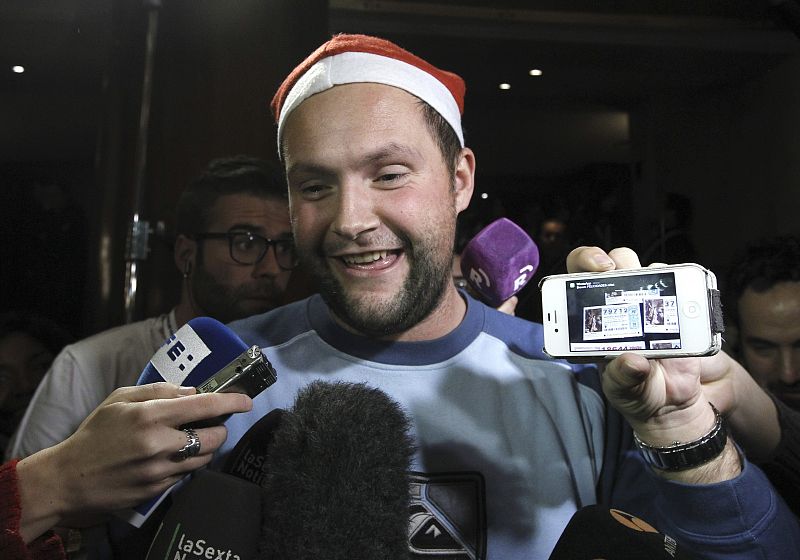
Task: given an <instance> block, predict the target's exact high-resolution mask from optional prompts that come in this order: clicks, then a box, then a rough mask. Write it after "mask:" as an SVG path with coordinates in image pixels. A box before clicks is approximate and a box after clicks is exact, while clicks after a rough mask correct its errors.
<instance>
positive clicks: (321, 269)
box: [298, 240, 452, 338]
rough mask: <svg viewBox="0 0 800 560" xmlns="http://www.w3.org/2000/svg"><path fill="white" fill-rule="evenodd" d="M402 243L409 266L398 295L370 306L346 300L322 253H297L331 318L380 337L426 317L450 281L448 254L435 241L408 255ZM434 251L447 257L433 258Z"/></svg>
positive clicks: (449, 255) (392, 333)
mask: <svg viewBox="0 0 800 560" xmlns="http://www.w3.org/2000/svg"><path fill="white" fill-rule="evenodd" d="M404 241H406V242H405V247H406V248H407V249H406V251H407V252H406V258H408V259H409V262H410V263H411V267H410V271H409V273H408V277H407V278H406V280H405V282H404V283H403V286H402V288H401V289H400V292H399V293H398V294H396V295H394V296H392V297H391V299H390V300H388V301H385V302H381V303H379V304H377V305H370V306H367V305H365V304H363V303H362V302H360V301H358V300H356V299H354V298H351V297H348V295H347V293H346V292H345V290H344V289H343V287H342V285H341V283H340V282H339V281H338V280H337V279H336V278H335V277H334V275H333V274H332V273H331V270H330V267H329V266H328V265H327V262H326V257H325V256H324V255H323V254H321V253H319V254H313V255H309V254H307V253H306V254H304V252H303V251H302V250H301V249H300V248H298V252H299V256H300V260H301V262H302V263H303V264H304V265H305V266H306V267H307V270H309V271H310V273H311V275H312V276H314V277H315V278H316V280H317V282H318V287H319V291H320V294H321V295H322V297H323V299H324V300H325V302H326V303H327V304H328V306H329V307H330V309H331V311H332V312H333V313H334V315H336V317H338V318H339V319H340V320H341V321H343V322H344V323H345V324H346V325H348V326H349V327H351V328H352V329H354V330H356V331H357V332H359V333H361V334H364V335H366V336H373V337H377V338H381V337H389V336H392V335H396V334H399V333H402V332H405V331H407V330H409V329H410V328H412V327H414V326H415V325H417V324H418V323H420V322H421V321H422V320H423V319H425V318H426V317H428V315H430V314H431V313H432V312H433V310H434V309H436V307H437V305H439V303H440V302H441V300H442V298H443V297H444V294H445V290H446V288H447V286H448V283H449V282H451V267H452V254H450V253H449V252H445V251H443V250H442V247H441V246H437V245H436V243H435V242H434V243H433V245H431V244H430V243H422V244H418V245H417V248H416V249H415V250H414V251H413V252H412V253H410V254H409V252H408V247H410V246H411V243H409V242H408V241H407V240H404ZM450 246H452V244H451V245H450ZM437 252H438V253H439V254H440V255H444V254H446V255H447V257H446V258H439V259H437V258H436V257H437Z"/></svg>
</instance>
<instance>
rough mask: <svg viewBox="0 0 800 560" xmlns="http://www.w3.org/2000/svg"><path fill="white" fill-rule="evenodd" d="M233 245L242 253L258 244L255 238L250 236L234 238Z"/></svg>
mask: <svg viewBox="0 0 800 560" xmlns="http://www.w3.org/2000/svg"><path fill="white" fill-rule="evenodd" d="M233 243H234V245H235V246H236V248H237V249H239V250H242V251H248V250H250V249H252V248H253V247H255V246H256V245H257V244H258V243H257V241H256V240H255V238H253V237H250V236H249V235H246V236H245V235H241V236H237V237H235V238H234V240H233Z"/></svg>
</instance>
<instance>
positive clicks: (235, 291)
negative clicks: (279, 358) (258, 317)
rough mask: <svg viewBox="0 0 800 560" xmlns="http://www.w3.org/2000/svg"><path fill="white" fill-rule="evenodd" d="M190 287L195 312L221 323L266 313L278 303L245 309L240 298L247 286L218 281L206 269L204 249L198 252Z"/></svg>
mask: <svg viewBox="0 0 800 560" xmlns="http://www.w3.org/2000/svg"><path fill="white" fill-rule="evenodd" d="M189 289H190V293H189V297H190V298H191V299H192V302H193V306H194V307H195V313H197V312H200V313H202V314H204V315H207V316H209V317H213V318H214V319H216V320H217V321H219V322H220V323H230V322H231V321H236V320H237V319H244V318H245V317H249V316H251V315H253V314H258V313H264V312H266V311H269V310H270V309H273V308H274V307H276V306H277V305H278V304H277V303H276V304H275V305H269V306H266V305H265V306H264V308H263V309H258V310H246V309H244V308H243V307H242V305H241V304H240V302H239V298H240V296H242V295H245V294H246V290H247V286H239V287H238V288H233V287H231V286H226V285H224V284H221V283H220V282H218V281H217V279H216V278H214V277H213V276H212V275H211V274H209V273H208V271H207V270H206V268H205V266H204V263H203V252H202V251H198V253H197V259H196V261H195V270H194V271H193V272H192V275H191V277H190V278H189ZM273 289H275V288H273Z"/></svg>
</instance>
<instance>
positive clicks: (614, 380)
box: [603, 353, 650, 395]
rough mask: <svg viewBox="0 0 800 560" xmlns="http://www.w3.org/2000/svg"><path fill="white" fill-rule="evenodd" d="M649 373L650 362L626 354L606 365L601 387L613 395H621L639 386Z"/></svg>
mask: <svg viewBox="0 0 800 560" xmlns="http://www.w3.org/2000/svg"><path fill="white" fill-rule="evenodd" d="M649 373H650V362H649V361H648V360H647V358H645V357H644V356H640V355H638V354H632V353H626V354H622V355H621V356H618V357H617V358H616V359H614V360H612V361H611V362H609V363H608V364H607V365H606V368H605V370H604V371H603V386H604V387H606V388H607V389H608V390H610V391H613V393H614V394H617V395H622V394H624V393H626V392H628V391H629V390H631V389H632V388H634V387H637V386H639V385H641V383H642V382H643V381H645V380H646V379H647V376H648V375H649Z"/></svg>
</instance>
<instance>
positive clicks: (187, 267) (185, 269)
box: [183, 261, 192, 278]
mask: <svg viewBox="0 0 800 560" xmlns="http://www.w3.org/2000/svg"><path fill="white" fill-rule="evenodd" d="M191 273H192V261H186V265H185V266H184V267H183V277H184V278H189V275H190V274H191Z"/></svg>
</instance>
